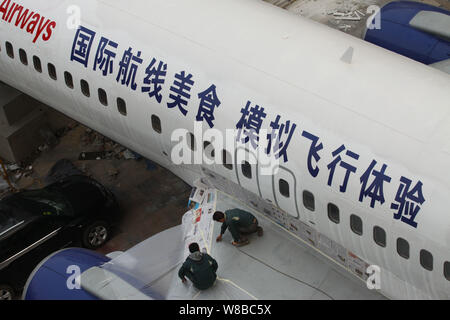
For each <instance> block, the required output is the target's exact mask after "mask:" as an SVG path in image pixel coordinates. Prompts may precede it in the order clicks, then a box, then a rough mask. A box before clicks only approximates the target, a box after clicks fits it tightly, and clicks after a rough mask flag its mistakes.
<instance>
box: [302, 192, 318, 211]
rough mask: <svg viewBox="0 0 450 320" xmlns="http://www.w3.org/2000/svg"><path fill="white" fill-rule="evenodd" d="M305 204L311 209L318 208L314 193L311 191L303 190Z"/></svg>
mask: <svg viewBox="0 0 450 320" xmlns="http://www.w3.org/2000/svg"><path fill="white" fill-rule="evenodd" d="M303 205H304V206H305V208H306V209H308V210H310V211H314V210H316V204H315V201H314V195H313V194H312V193H311V192H309V191H306V190H305V191H303Z"/></svg>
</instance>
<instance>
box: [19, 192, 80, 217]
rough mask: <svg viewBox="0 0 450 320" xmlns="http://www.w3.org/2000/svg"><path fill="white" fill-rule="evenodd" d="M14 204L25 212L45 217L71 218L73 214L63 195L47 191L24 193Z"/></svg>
mask: <svg viewBox="0 0 450 320" xmlns="http://www.w3.org/2000/svg"><path fill="white" fill-rule="evenodd" d="M13 203H14V205H16V206H18V207H20V208H21V209H23V210H26V211H29V212H31V213H34V214H38V215H44V216H51V215H56V216H60V215H65V216H70V215H71V212H72V211H71V210H70V207H69V205H68V204H67V202H66V201H65V200H64V198H63V197H62V196H61V195H59V194H58V193H56V192H49V191H48V190H45V189H43V190H30V191H24V192H22V193H20V194H18V195H17V197H15V198H14V199H13Z"/></svg>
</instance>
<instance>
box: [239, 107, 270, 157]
mask: <svg viewBox="0 0 450 320" xmlns="http://www.w3.org/2000/svg"><path fill="white" fill-rule="evenodd" d="M250 105H251V102H250V101H247V105H246V106H245V108H243V109H241V113H242V117H241V119H240V120H239V122H238V123H237V124H236V129H239V131H238V137H237V141H239V140H241V142H242V143H247V142H248V141H249V140H250V143H251V145H252V147H253V148H254V149H256V148H257V147H258V142H259V131H260V130H261V125H262V123H263V120H264V118H265V117H266V116H267V114H266V113H264V108H260V107H259V106H258V105H255V106H254V107H252V108H250ZM249 108H250V111H249ZM242 133H243V134H244V136H245V137H243V138H242V139H241V135H242Z"/></svg>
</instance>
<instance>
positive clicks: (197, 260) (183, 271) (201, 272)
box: [178, 242, 218, 290]
mask: <svg viewBox="0 0 450 320" xmlns="http://www.w3.org/2000/svg"><path fill="white" fill-rule="evenodd" d="M189 252H190V253H191V254H190V255H189V257H188V258H187V259H186V261H185V262H184V263H183V265H182V266H181V268H180V270H179V271H178V276H179V277H180V279H181V281H183V283H185V282H186V278H188V279H189V280H191V281H192V283H193V284H194V287H196V288H197V289H199V290H206V289H208V288H210V287H211V286H212V285H213V284H214V282H215V281H216V278H217V275H216V271H217V268H218V265H217V261H216V260H214V259H213V258H212V257H211V256H210V255H209V254H207V253H202V252H200V248H199V246H198V244H197V243H195V242H194V243H191V244H190V245H189Z"/></svg>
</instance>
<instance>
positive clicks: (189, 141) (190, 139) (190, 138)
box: [186, 132, 197, 151]
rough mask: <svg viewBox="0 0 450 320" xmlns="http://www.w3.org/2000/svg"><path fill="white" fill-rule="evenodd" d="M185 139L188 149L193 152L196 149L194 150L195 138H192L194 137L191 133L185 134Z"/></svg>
mask: <svg viewBox="0 0 450 320" xmlns="http://www.w3.org/2000/svg"><path fill="white" fill-rule="evenodd" d="M186 139H187V144H188V146H189V148H190V149H191V150H192V151H195V150H196V149H197V148H196V145H195V137H194V135H193V134H192V133H190V132H188V133H186Z"/></svg>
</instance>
